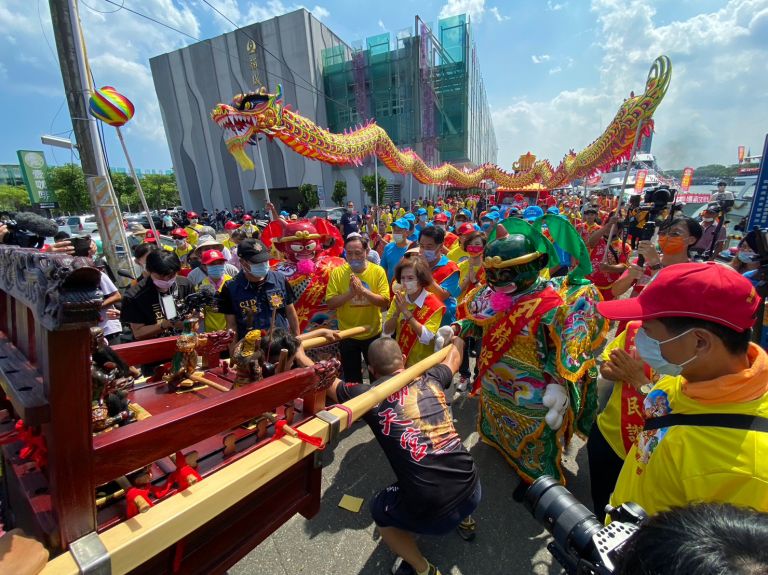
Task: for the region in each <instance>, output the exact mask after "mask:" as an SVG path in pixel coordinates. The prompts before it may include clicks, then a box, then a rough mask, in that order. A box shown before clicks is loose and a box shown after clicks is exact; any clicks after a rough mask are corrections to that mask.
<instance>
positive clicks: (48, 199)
mask: <svg viewBox="0 0 768 575" xmlns="http://www.w3.org/2000/svg"><path fill="white" fill-rule="evenodd" d="M16 154H18V156H19V166H21V175H22V177H23V178H24V183H25V184H26V186H27V193H29V201H30V202H31V203H32V205H35V206H37V207H40V208H55V207H56V205H57V204H56V194H55V193H54V192H53V190H49V189H48V186H47V185H46V184H45V171H46V169H48V164H47V163H46V161H45V155H44V154H43V152H41V151H37V150H18V151H17V152H16Z"/></svg>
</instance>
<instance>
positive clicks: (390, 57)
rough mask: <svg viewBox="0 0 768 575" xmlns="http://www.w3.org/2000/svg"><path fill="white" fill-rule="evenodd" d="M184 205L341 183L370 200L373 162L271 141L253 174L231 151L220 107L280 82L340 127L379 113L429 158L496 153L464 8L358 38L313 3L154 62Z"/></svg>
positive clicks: (425, 190)
mask: <svg viewBox="0 0 768 575" xmlns="http://www.w3.org/2000/svg"><path fill="white" fill-rule="evenodd" d="M150 65H151V68H152V75H153V78H154V83H155V90H156V92H157V95H158V99H159V101H160V108H161V111H162V115H163V122H164V125H165V131H166V135H167V138H168V143H169V146H170V148H171V157H172V159H173V165H174V171H175V173H176V176H177V181H178V184H179V189H180V191H181V197H182V202H183V203H184V205H185V206H187V207H191V208H193V209H202V208H208V209H213V208H221V207H233V206H235V205H238V204H240V205H243V206H245V208H246V209H259V208H261V207H263V205H264V201H265V197H266V195H265V192H264V182H265V176H266V184H267V186H268V188H269V195H270V198H271V200H272V201H273V202H274V203H275V204H276V205H280V206H282V207H295V206H296V205H297V203H298V202H299V194H298V187H299V186H300V185H301V184H304V183H309V184H313V185H316V186H317V187H318V192H319V195H320V198H321V202H322V203H323V204H325V205H328V206H330V205H332V201H331V194H332V191H333V189H334V184H335V182H336V181H338V180H345V181H346V182H347V197H348V199H350V200H353V201H355V202H356V203H358V205H361V204H363V203H370V201H369V200H368V198H365V200H364V201H363V197H362V195H363V194H362V189H361V183H360V181H361V178H362V176H364V175H369V174H373V171H374V162H373V159H372V158H371V159H369V160H367V161H366V162H365V163H364V164H363V166H359V167H338V166H331V165H328V164H323V163H320V162H316V161H313V160H310V159H306V158H304V157H302V156H300V155H298V154H296V153H295V152H293V151H292V150H290V149H289V148H287V147H285V146H284V145H283V144H282V143H280V142H278V141H277V140H275V141H267V140H266V139H262V140H261V143H260V146H259V147H260V149H261V153H262V157H263V161H264V172H265V173H262V171H261V167H260V163H259V159H258V155H257V150H256V148H255V146H251V147H250V148H251V149H250V150H249V153H250V154H252V157H253V159H254V163H255V165H256V170H255V171H254V172H244V171H242V170H240V168H239V167H238V166H237V164H236V162H235V160H234V158H232V156H231V155H230V154H229V153H228V152H227V149H226V147H225V145H224V141H223V132H222V130H221V129H220V128H219V127H218V126H217V125H216V124H214V123H213V122H212V121H211V119H210V111H211V109H212V108H213V107H214V106H215V105H216V104H217V103H219V102H229V101H230V100H231V98H232V96H233V95H234V94H238V93H243V92H248V91H252V90H255V89H257V88H259V87H261V86H265V87H266V88H267V90H268V91H270V92H274V90H275V89H276V88H277V85H278V84H282V89H283V100H284V103H285V104H286V105H288V104H290V106H291V107H292V109H294V110H298V111H299V112H300V113H301V114H302V115H304V116H306V117H308V118H309V119H310V120H312V121H313V122H315V123H317V124H318V125H319V126H322V127H327V128H328V129H329V130H331V131H332V132H343V131H344V130H345V129H348V128H354V127H355V126H357V125H359V124H362V123H365V122H366V121H368V120H371V119H372V120H375V121H376V122H377V123H378V124H379V125H380V126H381V127H383V128H384V129H385V130H386V131H387V133H388V134H389V136H390V137H391V138H392V140H393V141H394V142H395V143H396V144H397V145H398V146H399V147H401V148H412V149H414V150H415V151H416V152H417V153H418V154H419V155H421V156H422V157H423V158H424V159H425V160H426V161H427V162H428V163H429V164H439V163H441V162H445V161H447V162H451V163H454V164H456V165H459V166H470V167H473V166H476V165H478V164H481V163H483V162H495V161H496V154H497V146H496V139H495V135H494V131H493V125H492V123H491V117H490V110H489V107H488V103H487V99H486V95H485V89H484V87H483V81H482V76H481V74H480V71H479V64H478V59H477V53H476V50H475V47H474V43H473V41H472V36H471V28H470V23H469V21H468V19H467V17H466V16H464V15H462V16H454V17H451V18H446V19H443V20H440V21H439V22H438V24H437V26H435V27H432V26H430V25H428V24H426V23H425V22H423V21H422V20H421V19H420V18H419V17H418V16H417V17H416V18H415V25H414V28H413V30H407V31H403V32H400V33H398V34H397V35H396V36H395V37H392V35H390V34H389V33H385V34H379V35H376V36H371V37H369V38H367V39H366V41H365V45H364V46H363V44H362V43H360V44H359V45H354V46H350V45H348V44H346V43H345V42H344V41H342V40H341V39H340V38H339V37H338V36H336V35H335V34H334V33H333V32H332V31H331V30H330V29H329V28H328V27H326V26H325V25H324V24H322V22H320V21H319V20H317V19H316V18H315V17H314V16H312V14H311V13H309V12H307V11H306V10H304V9H300V10H296V11H295V12H291V13H289V14H285V15H282V16H278V17H276V18H272V19H270V20H266V21H264V22H260V23H255V24H252V25H250V26H246V27H244V28H240V29H238V30H235V31H233V32H230V33H227V34H224V35H222V36H218V37H216V38H212V39H211V40H206V41H203V42H199V43H197V44H193V45H191V46H188V47H186V48H182V49H180V50H176V51H174V52H170V53H168V54H163V55H161V56H157V57H155V58H152V60H151V61H150ZM379 172H380V173H381V174H382V175H383V176H384V177H385V178H386V179H387V181H388V186H387V190H381V192H382V198H383V199H385V200H388V199H402V200H404V201H407V200H408V198H409V196H410V197H412V198H416V197H418V196H425V195H427V194H430V193H435V190H434V189H430V188H429V187H427V186H423V185H421V184H419V183H418V182H417V181H415V180H413V181H411V178H410V177H409V176H402V175H399V174H392V173H390V172H389V171H388V170H387V169H386V168H385V167H384V166H382V165H379Z"/></svg>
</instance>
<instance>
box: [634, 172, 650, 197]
mask: <svg viewBox="0 0 768 575" xmlns="http://www.w3.org/2000/svg"><path fill="white" fill-rule="evenodd" d="M647 175H648V170H637V173H636V174H635V193H636V194H642V193H643V188H644V187H645V177H646V176H647Z"/></svg>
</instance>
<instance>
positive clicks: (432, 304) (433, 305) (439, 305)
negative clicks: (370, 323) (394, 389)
mask: <svg viewBox="0 0 768 575" xmlns="http://www.w3.org/2000/svg"><path fill="white" fill-rule="evenodd" d="M441 309H445V306H444V305H443V302H441V301H440V300H439V299H438V297H437V296H436V295H434V294H431V293H428V294H427V297H426V298H425V299H424V305H422V306H421V307H420V308H418V309H416V310H414V312H413V317H414V319H415V320H416V321H417V322H419V323H420V324H421V325H426V323H427V322H428V321H429V320H430V319H431V318H432V316H433V315H435V314H436V313H437V312H439V311H440V310H441ZM419 335H421V334H418V335H417V334H416V332H414V331H413V328H411V322H409V321H406V322H405V323H404V324H403V327H402V328H401V329H400V334H399V335H398V336H397V343H398V344H400V349H401V350H403V353H404V354H405V358H406V361H407V359H408V356H409V355H410V354H411V349H413V345H414V344H415V343H416V342H417V341H418V339H419Z"/></svg>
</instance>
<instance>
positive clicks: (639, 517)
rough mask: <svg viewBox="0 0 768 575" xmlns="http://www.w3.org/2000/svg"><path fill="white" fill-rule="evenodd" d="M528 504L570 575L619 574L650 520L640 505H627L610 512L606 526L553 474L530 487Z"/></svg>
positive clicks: (527, 495)
mask: <svg viewBox="0 0 768 575" xmlns="http://www.w3.org/2000/svg"><path fill="white" fill-rule="evenodd" d="M524 505H525V507H526V508H527V509H528V511H529V512H530V513H531V515H533V517H534V519H536V520H537V521H538V522H539V523H541V524H542V525H543V526H544V527H545V528H546V530H547V531H549V532H550V533H551V534H552V536H553V537H554V540H553V541H552V542H551V543H549V545H547V549H548V550H549V552H550V553H551V554H552V556H553V557H554V558H555V559H556V560H557V562H558V563H560V565H562V567H563V569H565V572H566V573H568V574H569V575H576V574H594V575H608V574H611V573H615V565H616V564H617V559H618V558H619V557H620V556H621V554H622V549H623V548H624V546H625V544H626V543H627V541H629V540H630V539H631V538H632V536H633V535H634V534H635V533H636V532H637V530H638V529H639V528H640V525H641V524H642V523H643V521H645V519H647V517H648V515H647V514H646V513H645V511H644V510H643V508H642V507H640V506H639V505H637V504H636V503H625V504H623V505H621V506H620V507H616V508H610V509H609V510H608V514H609V515H610V517H611V524H610V525H608V526H605V525H603V524H602V523H600V521H598V519H597V517H595V515H594V513H592V512H591V511H590V510H589V509H587V508H586V507H585V506H584V505H582V504H581V503H579V501H578V499H576V498H575V497H574V496H573V494H571V492H570V491H568V490H567V489H566V488H565V487H563V486H562V485H560V484H559V483H558V482H557V481H556V480H555V479H554V478H552V477H550V476H549V475H545V476H542V477H540V478H539V479H537V480H536V481H535V482H534V483H533V485H531V486H530V487H529V488H528V491H527V492H526V493H525V500H524Z"/></svg>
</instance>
